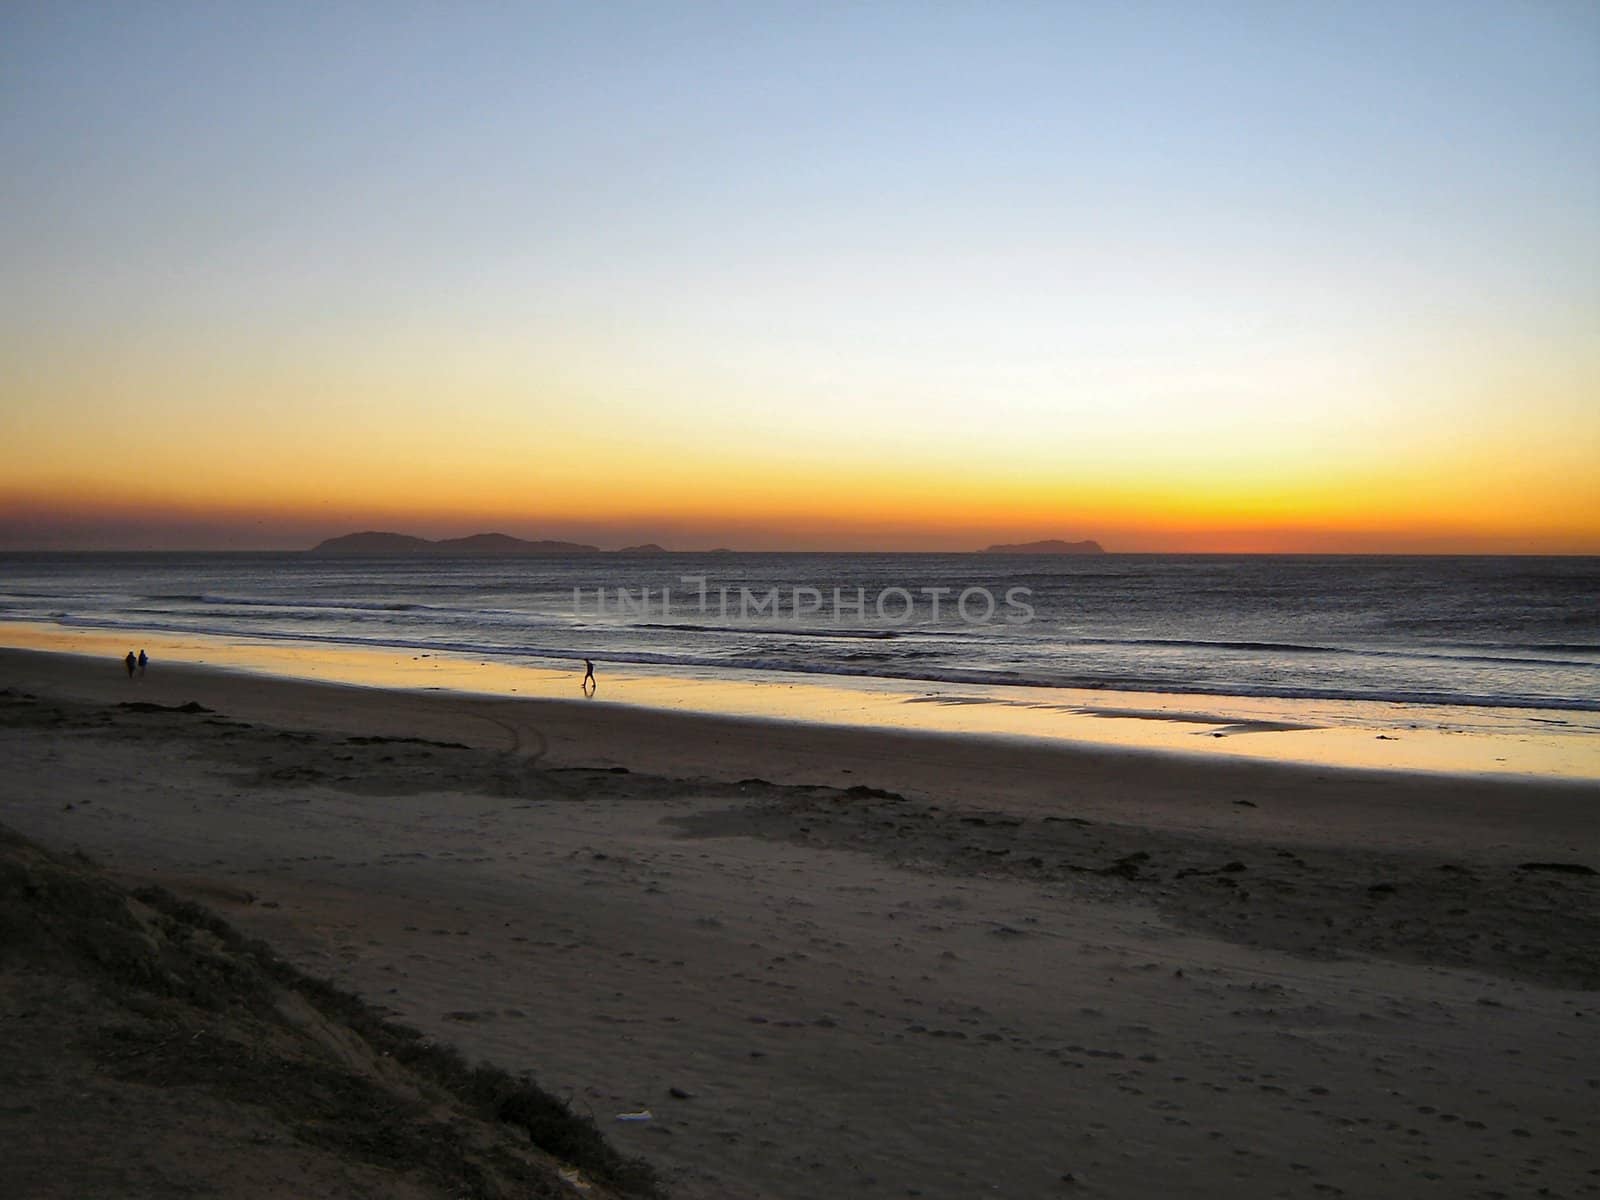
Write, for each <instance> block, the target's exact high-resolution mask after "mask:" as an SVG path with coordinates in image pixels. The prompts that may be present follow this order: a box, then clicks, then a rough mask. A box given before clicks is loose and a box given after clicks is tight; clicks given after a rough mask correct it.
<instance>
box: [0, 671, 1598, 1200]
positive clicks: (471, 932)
mask: <svg viewBox="0 0 1600 1200" xmlns="http://www.w3.org/2000/svg"><path fill="white" fill-rule="evenodd" d="M116 671H117V666H116V664H114V663H99V662H92V661H89V660H83V659H75V658H72V657H70V656H59V655H44V654H34V653H28V652H20V651H0V687H3V688H5V689H6V691H7V694H6V695H5V696H4V697H0V701H3V708H0V711H3V713H4V722H3V726H0V740H3V744H4V747H5V753H6V762H7V766H8V770H7V772H6V773H5V776H4V780H3V783H0V804H3V810H0V811H3V815H0V820H3V821H5V822H6V823H8V824H10V825H12V826H13V827H15V828H18V829H20V830H21V831H23V832H24V833H26V834H28V835H29V836H32V837H35V838H37V839H39V840H40V841H42V842H43V843H44V844H46V845H47V846H51V847H54V848H58V849H64V850H70V849H75V848H76V849H81V850H83V851H85V852H86V853H87V854H89V855H91V856H93V857H95V858H97V859H99V860H101V861H103V862H105V863H107V864H108V865H110V866H112V867H114V868H116V869H118V870H120V871H122V872H125V873H126V874H127V875H129V876H130V877H132V878H135V879H139V880H145V879H153V880H157V881H160V882H162V883H165V884H167V885H168V886H170V887H173V888H174V889H175V890H180V891H183V892H185V893H186V894H189V895H193V896H195V897H196V898H198V899H200V900H202V901H203V902H205V903H208V904H211V905H213V906H214V907H216V908H217V909H218V910H219V911H220V912H222V913H223V914H224V915H225V916H226V917H227V918H228V919H229V920H230V921H232V922H234V923H235V924H236V925H238V926H239V927H240V928H242V929H244V930H246V931H247V932H250V933H252V934H256V935H260V936H263V937H266V938H267V939H268V940H270V941H271V942H273V943H274V944H275V945H276V946H277V947H278V948H279V949H280V950H281V951H283V952H284V953H285V954H287V955H288V956H289V957H290V958H291V959H293V960H294V961H295V962H296V963H297V964H298V965H300V966H303V967H305V968H307V969H308V970H311V971H313V972H314V973H319V974H325V975H328V976H330V977H331V978H333V979H334V980H335V981H337V982H339V983H341V984H343V985H345V986H348V987H350V988H352V989H354V990H357V991H359V992H360V993H362V994H363V995H364V996H365V997H366V998H368V999H369V1000H371V1001H373V1002H375V1003H379V1004H382V1005H384V1006H386V1007H387V1008H388V1009H389V1010H390V1011H392V1012H393V1013H394V1014H395V1015H396V1016H397V1017H398V1018H399V1019H401V1020H403V1021H405V1022H407V1023H409V1024H412V1025H415V1026H417V1027H419V1028H421V1029H423V1030H425V1031H427V1032H429V1033H432V1034H435V1035H438V1036H440V1037H447V1038H449V1039H450V1040H451V1041H453V1042H455V1043H456V1044H457V1045H459V1046H460V1047H461V1048H462V1049H463V1051H465V1052H466V1053H468V1054H469V1055H471V1056H474V1057H479V1056H481V1057H486V1058H489V1059H492V1060H493V1061H495V1062H497V1063H499V1064H500V1065H502V1066H504V1067H507V1068H509V1069H511V1070H513V1071H515V1070H520V1069H522V1068H531V1069H532V1070H533V1071H534V1073H535V1074H536V1075H537V1077H538V1078H539V1080H540V1081H541V1082H542V1083H544V1084H545V1085H546V1086H549V1087H551V1088H553V1089H555V1090H558V1091H564V1092H567V1093H569V1094H570V1095H571V1096H572V1097H573V1100H574V1103H575V1104H576V1105H577V1106H578V1107H580V1108H586V1109H588V1110H590V1111H592V1112H593V1113H594V1115H595V1116H596V1118H597V1119H598V1120H600V1121H601V1123H602V1124H604V1125H606V1126H607V1127H608V1129H609V1131H610V1132H611V1133H612V1135H613V1137H614V1138H615V1139H616V1141H617V1142H618V1144H619V1145H620V1146H621V1147H622V1148H623V1149H624V1150H626V1151H628V1152H630V1153H641V1154H644V1155H646V1156H648V1157H649V1158H650V1159H651V1160H652V1161H654V1162H655V1163H656V1164H657V1165H658V1167H660V1168H661V1170H662V1172H663V1174H664V1175H665V1177H666V1178H667V1179H668V1180H669V1182H670V1183H672V1185H673V1187H674V1192H675V1194H676V1195H679V1196H681V1197H723V1196H727V1197H753V1196H772V1197H796V1198H797V1197H833V1196H886V1197H887V1196H907V1195H922V1196H926V1197H948V1198H952V1200H954V1198H957V1197H976V1196H1015V1197H1033V1196H1054V1195H1103V1196H1144V1195H1157V1194H1168V1195H1185V1196H1252V1197H1253V1196H1302V1195H1303V1196H1331V1195H1340V1194H1343V1195H1350V1196H1396V1197H1401V1196H1403V1197H1412V1196H1428V1195H1436V1196H1441V1197H1457V1196H1485V1197H1487V1196H1495V1195H1504V1196H1513V1195H1539V1194H1544V1195H1560V1196H1581V1195H1591V1194H1600V1165H1597V1163H1596V1159H1595V1156H1594V1154H1593V1152H1592V1149H1591V1146H1592V1145H1593V1144H1594V1143H1595V1142H1596V1141H1597V1140H1600V1121H1597V1120H1596V1111H1597V1101H1600V1090H1597V1088H1600V1027H1597V1026H1600V1003H1597V999H1600V996H1597V993H1596V991H1595V990H1593V989H1595V988H1596V987H1597V986H1600V936H1597V934H1600V904H1597V899H1600V887H1597V883H1600V880H1597V878H1596V877H1595V876H1594V875H1592V874H1585V873H1583V871H1581V870H1576V869H1559V870H1558V869H1550V868H1549V867H1548V866H1545V867H1532V866H1527V865H1526V864H1536V863H1539V864H1557V865H1559V866H1563V867H1567V868H1593V867H1595V866H1600V839H1597V836H1596V835H1597V833H1600V822H1597V814H1600V808H1597V803H1600V786H1597V785H1595V784H1593V783H1589V784H1571V783H1566V784H1557V783H1536V782H1531V781H1530V782H1522V783H1518V782H1515V781H1507V780H1493V779H1476V780H1463V779H1451V778H1446V777H1438V776H1422V775H1415V776H1402V775H1379V774H1360V773H1354V772H1336V771H1328V770H1307V769H1304V768H1289V767H1279V766H1275V765H1273V764H1270V763H1256V762H1250V763H1232V762H1226V761H1207V762H1201V761H1197V760H1188V759H1182V758H1178V757H1173V756H1166V757H1163V756H1157V755H1132V754H1127V753H1118V752H1109V751H1100V750H1094V749H1087V748H1074V747H1069V746H1046V745H1043V744H1039V743H1027V742H1021V741H1012V742H1006V741H1002V740H998V739H995V740H984V739H976V738H970V739H956V738H939V737H930V736H925V735H909V734H908V735H896V734H888V733H884V732H882V731H859V730H843V729H830V728H825V727H818V726H801V725H782V724H771V723H759V722H747V721H736V720H719V719H715V718H707V717H696V716H688V715H684V714H657V713H649V712H645V711H642V710H632V709H626V708H620V707H615V706H610V705H607V704H604V703H593V704H586V703H582V702H576V701H575V702H572V703H562V702H550V701H544V702H541V701H508V700H504V699H496V698H474V697H463V696H457V695H449V694H429V693H396V692H384V691H379V690H375V689H359V688H344V687H331V686H325V685H311V684H303V683H293V682H287V681H277V680H269V679H261V678H251V677H244V676H231V675H228V674H225V673H221V672H207V671H203V670H195V669H190V670H184V669H178V668H169V669H167V670H161V671H153V672H152V674H151V676H150V678H148V679H147V680H145V681H143V682H142V683H135V684H130V683H129V682H128V681H127V680H126V679H125V678H121V677H119V676H118V675H117V674H116ZM189 702H193V703H194V704H196V705H198V706H199V707H201V708H203V709H206V710H210V711H190V712H182V711H175V710H174V708H173V707H172V706H177V705H183V704H187V703H189ZM130 703H131V704H135V705H141V706H150V707H147V708H128V707H125V705H127V704H130ZM1267 736H1270V735H1267ZM387 739H400V740H387ZM850 789H855V790H854V791H851V790H850ZM646 1108H647V1109H649V1110H650V1112H651V1113H652V1114H653V1118H654V1119H652V1120H650V1121H641V1122H637V1123H618V1122H615V1120H614V1118H615V1116H616V1115H617V1114H619V1113H623V1112H632V1111H637V1110H640V1109H646ZM1541 1189H1543V1190H1542V1191H1541Z"/></svg>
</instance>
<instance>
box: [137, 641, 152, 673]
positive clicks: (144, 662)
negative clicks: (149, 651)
mask: <svg viewBox="0 0 1600 1200" xmlns="http://www.w3.org/2000/svg"><path fill="white" fill-rule="evenodd" d="M149 665H150V660H149V659H148V658H146V657H145V653H144V650H143V649H142V648H141V649H140V651H139V678H140V679H143V678H144V669H145V668H146V667H148V666H149Z"/></svg>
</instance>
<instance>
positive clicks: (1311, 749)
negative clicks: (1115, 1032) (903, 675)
mask: <svg viewBox="0 0 1600 1200" xmlns="http://www.w3.org/2000/svg"><path fill="white" fill-rule="evenodd" d="M129 644H130V643H129V642H128V638H127V634H126V633H124V632H122V631H116V632H113V631H107V630H97V629H87V628H83V629H62V628H59V627H54V626H47V625H38V624H30V623H24V622H0V649H4V648H7V647H9V648H12V649H19V650H34V651H38V652H57V653H67V654H75V655H80V656H104V657H105V658H107V659H120V658H121V656H122V654H123V653H125V652H126V650H127V647H128V645H129ZM141 645H142V646H144V647H146V648H150V649H151V650H152V652H153V656H154V657H155V659H156V664H157V665H156V671H157V674H158V675H159V674H160V673H161V672H164V671H170V670H171V669H173V668H174V667H175V666H179V665H187V666H205V667H209V668H213V669H219V670H231V671H235V672H237V673H240V674H248V675H251V676H254V677H271V678H283V679H288V680H303V681H320V682H327V683H343V684H351V685H357V686H364V687H379V688H390V689H400V690H407V691H425V692H441V693H450V694H456V695H463V696H473V697H479V698H485V697H500V698H504V699H513V698H515V699H532V698H537V699H545V700H551V701H557V702H572V701H573V700H574V697H573V693H574V692H575V691H576V690H577V687H576V679H577V676H578V674H579V673H581V672H579V673H573V672H569V671H561V670H555V669H552V668H548V667H533V666H523V665H516V664H509V663H505V662H498V661H494V660H485V659H477V658H471V657H467V656H460V655H454V654H448V653H442V652H441V653H432V652H430V653H416V654H413V653H408V652H402V651H383V650H380V649H376V648H356V647H340V646H332V645H326V644H318V643H294V642H292V641H281V642H280V641H269V640H265V639H263V640H262V641H259V642H257V641H249V642H240V641H237V640H230V639H226V638H221V637H210V636H204V637H202V636H198V635H196V636H185V637H173V636H170V635H157V636H151V637H149V638H147V639H146V640H145V641H143V642H142V643H141ZM134 648H135V649H137V648H139V647H134ZM600 667H601V679H602V685H603V690H602V691H601V693H600V694H599V695H598V696H597V697H596V698H595V701H594V703H596V704H597V705H598V706H601V707H617V706H619V705H622V706H628V707H632V708H636V709H639V710H641V711H656V712H678V713H686V714H697V715H701V716H706V717H725V718H741V719H752V720H765V721H769V722H773V723H785V724H810V725H819V726H825V727H834V726H848V727H853V728H862V729H874V730H882V731H887V732H894V731H904V732H923V733H929V734H938V735H945V736H959V737H988V738H1010V739H1013V740H1018V741H1029V742H1038V743H1042V744H1050V745H1068V746H1076V747H1079V748H1083V749H1086V750H1095V751H1105V752H1111V751H1115V750H1122V751H1129V752H1163V753H1168V754H1173V755H1185V756H1191V757H1193V758H1195V759H1197V760H1203V761H1234V760H1237V761H1258V762H1268V763H1271V762H1282V763H1298V764H1301V765H1305V766H1309V767H1324V768H1337V769H1365V770H1376V771H1403V772H1407V773H1436V774H1443V775H1452V776H1460V777H1505V778H1510V779H1523V778H1550V779H1570V780H1574V781H1581V782H1593V781H1600V714H1589V713H1583V712H1575V711H1571V710H1565V709H1562V710H1549V711H1548V712H1545V713H1544V715H1543V716H1541V715H1540V713H1541V712H1543V711H1544V710H1525V709H1505V710H1502V709H1492V708H1483V709H1472V708H1455V707H1440V706H1430V705H1420V704H1401V703H1394V704H1389V703H1375V702H1356V701H1292V700H1271V699H1263V698H1259V697H1242V696H1220V695H1206V694H1200V693H1194V694H1191V693H1155V692H1112V691H1082V690H1077V691H1075V690H1071V689H1051V688H1032V687H1015V686H1001V685H978V684H961V685H934V684H909V683H908V682H907V681H904V680H890V679H874V678H870V677H837V678H833V677H830V678H827V679H822V678H819V677H816V676H809V675H795V674H783V673H780V672H771V673H766V674H761V675H751V676H749V677H741V678H738V679H732V678H728V677H726V676H718V675H717V674H715V673H714V672H709V671H691V670H681V669H662V668H649V667H640V666H637V665H629V666H624V665H620V664H610V663H607V662H605V661H604V660H600Z"/></svg>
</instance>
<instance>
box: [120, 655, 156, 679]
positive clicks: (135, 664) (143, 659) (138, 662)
mask: <svg viewBox="0 0 1600 1200" xmlns="http://www.w3.org/2000/svg"><path fill="white" fill-rule="evenodd" d="M122 665H123V666H125V667H127V668H128V678H129V679H132V678H133V673H134V672H135V671H137V672H138V673H139V678H141V679H143V678H144V669H145V668H146V667H148V666H149V665H150V659H149V658H148V657H147V656H146V655H145V652H144V651H143V650H140V651H139V654H138V656H137V657H135V656H134V653H133V651H132V650H129V651H128V657H127V658H125V659H123V660H122Z"/></svg>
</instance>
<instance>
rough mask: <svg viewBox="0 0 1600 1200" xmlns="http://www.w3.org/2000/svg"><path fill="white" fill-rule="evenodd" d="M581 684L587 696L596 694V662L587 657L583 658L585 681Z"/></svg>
mask: <svg viewBox="0 0 1600 1200" xmlns="http://www.w3.org/2000/svg"><path fill="white" fill-rule="evenodd" d="M580 686H582V688H583V694H584V695H585V696H590V695H593V694H594V689H595V686H596V684H595V681H594V664H593V663H592V662H590V661H589V660H588V659H587V658H586V659H584V660H583V683H582V684H581V685H580Z"/></svg>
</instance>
